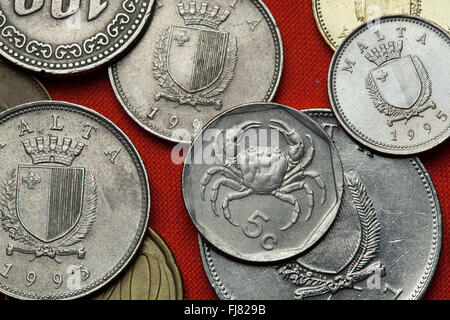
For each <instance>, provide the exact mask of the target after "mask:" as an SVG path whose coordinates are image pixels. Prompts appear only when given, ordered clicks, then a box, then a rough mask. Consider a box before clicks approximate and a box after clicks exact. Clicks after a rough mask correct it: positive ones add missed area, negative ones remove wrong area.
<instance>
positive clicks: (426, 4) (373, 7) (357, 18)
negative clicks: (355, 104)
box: [312, 0, 450, 50]
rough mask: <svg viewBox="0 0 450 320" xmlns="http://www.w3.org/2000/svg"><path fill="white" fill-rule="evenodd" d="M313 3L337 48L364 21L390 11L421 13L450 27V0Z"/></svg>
mask: <svg viewBox="0 0 450 320" xmlns="http://www.w3.org/2000/svg"><path fill="white" fill-rule="evenodd" d="M312 7H313V12H314V18H315V19H316V23H317V26H318V28H319V30H320V33H321V34H322V36H323V37H324V38H325V41H326V42H327V43H328V44H329V45H330V46H331V48H333V50H336V48H337V47H339V45H340V44H341V43H342V41H343V40H344V39H345V38H346V37H347V36H348V35H349V34H350V32H351V31H352V30H353V29H355V28H356V27H358V26H359V25H360V24H362V23H364V22H367V21H369V20H372V19H375V18H378V17H380V16H384V15H390V14H399V13H400V14H410V15H415V16H419V17H422V18H425V19H427V20H430V21H433V22H434V23H436V24H438V25H440V26H441V27H443V28H444V29H445V30H447V31H450V15H449V14H448V12H449V11H450V1H449V0H343V1H336V0H312Z"/></svg>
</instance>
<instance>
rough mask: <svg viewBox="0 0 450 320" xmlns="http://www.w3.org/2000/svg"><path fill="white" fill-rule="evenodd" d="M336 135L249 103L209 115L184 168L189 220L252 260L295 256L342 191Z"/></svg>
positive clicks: (297, 116)
mask: <svg viewBox="0 0 450 320" xmlns="http://www.w3.org/2000/svg"><path fill="white" fill-rule="evenodd" d="M342 186H343V175H342V166H341V161H340V159H339V155H338V153H337V150H336V148H335V147H334V145H333V142H332V141H331V140H330V138H329V137H328V136H327V134H326V133H325V131H324V130H323V129H322V128H321V127H320V126H319V125H317V124H316V123H315V122H314V121H312V120H311V119H310V118H309V117H307V116H305V115H304V114H301V113H299V112H297V111H296V110H295V109H292V108H289V107H286V106H282V105H278V104H274V103H252V104H247V105H243V106H240V107H237V108H234V109H232V110H231V111H227V112H225V113H224V114H222V115H221V116H219V117H217V118H216V119H214V120H213V121H211V122H210V123H209V124H208V126H207V127H205V129H204V130H203V131H202V133H201V134H200V135H199V136H198V137H197V138H196V139H195V141H194V143H193V145H192V146H191V148H190V150H189V153H188V154H187V155H186V160H185V164H184V168H183V180H182V189H183V197H184V202H185V205H186V208H187V211H188V213H189V215H190V217H191V220H192V222H193V223H194V225H195V226H196V227H197V229H198V230H199V231H200V233H201V234H202V235H203V236H205V237H206V238H207V239H208V240H209V241H210V242H212V243H213V244H214V245H215V246H216V247H218V248H219V249H220V250H222V251H224V252H226V253H228V254H230V255H232V256H234V257H236V258H240V259H244V260H248V261H259V262H268V261H276V260H281V259H286V258H289V257H292V256H294V255H296V254H298V253H300V252H302V251H304V250H306V249H307V248H309V247H310V246H312V245H313V244H314V243H315V242H316V241H317V240H318V239H319V238H320V237H321V236H322V235H323V234H324V233H325V232H326V230H327V229H328V228H329V226H330V225H331V223H332V222H333V220H334V218H335V217H336V213H337V211H338V209H339V205H340V202H341V198H342Z"/></svg>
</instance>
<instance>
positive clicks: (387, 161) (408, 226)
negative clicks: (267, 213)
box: [199, 109, 442, 300]
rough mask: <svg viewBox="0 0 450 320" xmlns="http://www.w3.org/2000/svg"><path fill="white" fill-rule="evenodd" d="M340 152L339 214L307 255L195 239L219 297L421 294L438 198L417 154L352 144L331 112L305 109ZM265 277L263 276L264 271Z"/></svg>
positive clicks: (438, 229) (433, 248) (437, 227)
mask: <svg viewBox="0 0 450 320" xmlns="http://www.w3.org/2000/svg"><path fill="white" fill-rule="evenodd" d="M305 113H306V114H307V115H309V116H310V117H311V118H312V119H314V120H315V121H317V122H318V123H320V124H321V125H322V127H323V128H324V129H325V130H326V131H327V132H328V133H329V134H330V136H331V137H332V139H333V141H334V142H335V144H336V147H337V149H338V150H339V154H340V155H341V159H342V164H343V167H344V172H345V173H344V175H345V188H344V195H343V200H342V205H341V208H340V210H339V213H338V216H337V218H336V220H335V222H334V223H333V225H332V226H331V228H330V229H329V231H328V232H327V233H326V234H325V236H324V237H323V238H322V239H321V240H320V241H319V242H318V243H317V244H316V245H315V246H314V247H312V248H311V249H310V250H308V251H307V252H306V253H304V254H301V255H298V256H297V257H295V258H294V259H291V260H290V261H286V262H283V263H277V264H273V263H272V264H269V265H268V264H264V265H261V264H250V263H244V262H242V261H237V260H234V259H231V258H230V257H228V256H226V255H224V254H223V253H222V252H220V251H219V250H217V249H216V248H214V247H213V246H211V245H210V244H209V243H208V242H206V241H204V239H202V238H201V237H199V238H200V252H201V255H202V262H203V266H204V268H205V271H206V274H207V275H208V278H209V280H210V282H211V284H212V285H213V287H214V289H215V291H216V293H217V295H218V296H219V298H221V299H274V300H275V299H282V300H291V299H344V300H353V299H364V300H365V299H419V298H420V297H421V296H422V295H423V293H424V292H425V290H426V288H427V286H428V285H429V283H430V282H431V278H432V276H433V273H434V271H435V269H436V266H437V263H438V259H439V253H440V248H441V242H442V217H441V211H440V206H439V200H438V197H437V194H436V191H435V189H434V186H433V182H432V181H431V179H430V176H429V175H428V173H427V171H426V169H425V168H424V166H423V165H422V164H421V162H420V161H419V159H417V158H409V159H406V158H392V157H386V156H384V155H381V154H378V153H376V154H374V153H372V152H370V151H368V150H367V149H363V148H362V147H360V146H359V145H358V144H356V143H355V142H354V141H353V140H352V139H351V138H350V137H349V136H348V135H347V134H346V132H345V130H343V128H342V127H341V126H340V125H339V123H338V121H337V120H336V119H335V117H334V116H333V114H332V113H331V111H329V110H327V109H322V110H321V109H311V110H307V111H305ZM262 275H264V276H262Z"/></svg>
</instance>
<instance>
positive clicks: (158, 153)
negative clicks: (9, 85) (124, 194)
mask: <svg viewBox="0 0 450 320" xmlns="http://www.w3.org/2000/svg"><path fill="white" fill-rule="evenodd" d="M265 2H266V4H267V6H268V7H269V9H270V10H271V12H272V14H273V15H274V17H275V19H276V21H277V24H278V26H279V28H280V31H281V35H282V37H283V43H284V54H285V67H284V72H283V77H282V81H281V84H280V87H279V90H278V93H277V95H276V97H275V102H278V103H282V104H285V105H289V106H292V107H295V108H297V109H306V108H329V107H330V105H329V99H328V93H327V73H328V66H329V63H330V61H331V58H332V55H333V51H332V50H331V49H330V48H329V47H328V45H327V44H326V43H325V41H324V40H323V39H322V37H321V35H320V33H319V31H318V29H317V27H316V24H315V21H314V17H313V13H312V8H311V1H310V0H305V1H300V0H283V1H279V0H266V1H265ZM42 82H43V83H44V85H45V86H46V88H47V89H48V91H49V92H50V94H51V96H52V98H53V99H54V100H63V101H69V102H73V103H77V104H81V105H84V106H86V107H89V108H91V109H94V110H96V111H98V112H99V113H101V114H103V115H104V116H106V117H107V118H109V119H111V120H112V121H113V122H114V123H116V124H117V125H118V126H119V127H120V128H121V129H122V130H123V131H124V132H125V133H126V134H127V135H128V136H129V137H130V139H131V141H132V142H133V143H134V145H135V146H136V148H137V149H138V151H139V152H140V154H141V156H142V158H143V161H144V163H145V166H146V168H147V171H148V177H149V180H150V188H151V199H152V203H151V213H150V214H151V215H150V227H152V228H153V229H154V230H156V231H157V232H158V233H159V234H160V235H161V236H162V237H164V239H165V240H166V241H167V242H168V244H169V246H170V247H171V248H172V250H173V252H174V254H175V258H176V261H177V262H178V264H179V266H180V268H181V271H182V275H183V279H184V287H185V298H186V299H191V300H197V299H217V296H216V294H215V293H214V291H213V289H212V288H211V286H210V283H209V282H208V280H207V278H206V275H205V272H204V270H203V267H202V264H201V260H200V254H199V250H198V242H197V231H196V229H195V227H194V226H193V224H192V223H191V221H190V219H189V216H188V214H187V212H186V210H185V207H184V204H183V198H182V193H181V171H182V166H180V165H174V164H173V163H172V162H171V158H170V155H171V149H172V147H173V144H172V143H170V142H167V141H165V140H162V139H160V138H157V137H156V136H153V135H151V134H150V133H148V132H146V131H145V130H144V129H142V128H141V127H139V126H138V125H137V124H136V123H135V122H134V121H133V120H132V119H131V118H130V117H129V116H128V115H127V114H126V113H125V111H124V110H123V109H122V107H121V106H120V104H119V102H118V101H117V100H116V98H115V96H114V93H113V90H112V88H111V86H110V83H109V80H108V75H107V70H106V69H102V70H99V71H96V72H93V73H89V74H87V75H82V76H76V77H71V78H69V79H42ZM420 159H421V160H422V161H423V163H424V164H425V166H426V168H427V170H428V171H429V173H430V175H431V178H432V179H433V182H434V184H435V186H436V189H437V192H438V195H439V198H440V202H441V208H442V214H443V249H442V252H441V258H440V263H439V267H438V269H437V272H436V274H435V277H434V279H433V281H432V283H431V285H430V287H429V289H428V291H427V293H426V295H425V298H426V299H449V298H450V291H449V290H448V287H449V285H450V276H449V274H450V259H449V236H450V233H449V227H450V224H449V221H450V193H449V182H448V181H449V179H450V172H449V166H448V162H447V161H449V160H450V149H449V143H448V141H447V143H444V144H443V145H442V146H440V147H438V148H436V149H434V150H432V151H431V152H429V153H427V154H423V155H421V156H420Z"/></svg>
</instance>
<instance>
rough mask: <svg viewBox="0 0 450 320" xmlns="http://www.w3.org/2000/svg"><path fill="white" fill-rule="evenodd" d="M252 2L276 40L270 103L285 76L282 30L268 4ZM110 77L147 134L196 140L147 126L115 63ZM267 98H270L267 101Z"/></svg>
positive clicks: (134, 118) (153, 126)
mask: <svg viewBox="0 0 450 320" xmlns="http://www.w3.org/2000/svg"><path fill="white" fill-rule="evenodd" d="M250 1H251V2H252V4H253V5H254V6H256V9H257V10H258V11H259V12H261V13H262V15H263V16H264V15H265V14H266V15H267V16H266V17H265V18H266V19H265V21H266V22H267V24H268V25H269V29H270V30H271V35H272V39H273V40H274V44H275V70H274V76H273V77H272V80H271V82H270V88H269V90H268V91H267V92H266V96H265V98H264V101H265V102H270V101H272V100H273V98H274V97H275V94H276V93H277V90H278V87H279V85H280V82H281V76H282V74H283V68H284V47H283V39H282V37H281V32H280V29H279V28H278V25H277V23H276V21H275V18H274V16H273V15H272V13H271V11H270V10H269V8H268V7H267V6H266V4H265V3H264V2H262V1H261V0H250ZM258 5H259V6H260V7H261V9H259V8H258ZM149 28H151V23H150V26H149ZM147 32H148V30H147ZM144 37H145V36H144ZM277 45H278V47H279V49H278V50H277V48H276V46H277ZM277 51H279V55H277ZM277 64H278V66H277ZM108 75H109V81H110V83H111V87H112V88H113V91H114V95H115V96H116V98H117V100H118V101H119V103H120V105H121V106H122V108H123V109H124V110H125V112H126V113H127V114H128V115H129V116H130V117H131V118H132V119H133V120H134V122H136V123H137V124H138V125H139V126H140V127H142V128H143V129H144V130H146V131H147V132H150V133H151V134H153V135H155V136H157V137H159V138H162V139H164V140H167V141H171V142H175V143H192V141H193V140H194V139H195V136H192V137H191V140H190V141H189V140H181V139H179V137H173V132H169V131H166V129H163V128H160V126H158V127H156V126H155V125H153V124H151V123H149V124H146V123H145V121H143V120H141V119H139V118H142V117H141V116H140V115H139V114H137V112H133V110H134V109H135V108H134V107H133V106H132V105H131V104H130V102H129V100H128V97H127V95H126V94H125V92H124V90H123V88H122V85H121V83H120V79H119V73H118V70H117V63H114V64H112V65H110V66H109V68H108ZM267 96H268V98H267V99H266V97H267ZM225 111H226V110H225ZM223 112H224V111H222V112H220V113H218V114H217V115H220V114H222V113H223ZM215 116H216V115H215ZM215 116H214V117H215ZM209 121H210V120H209ZM209 121H208V122H209ZM153 128H154V129H153ZM172 131H173V130H172Z"/></svg>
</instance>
